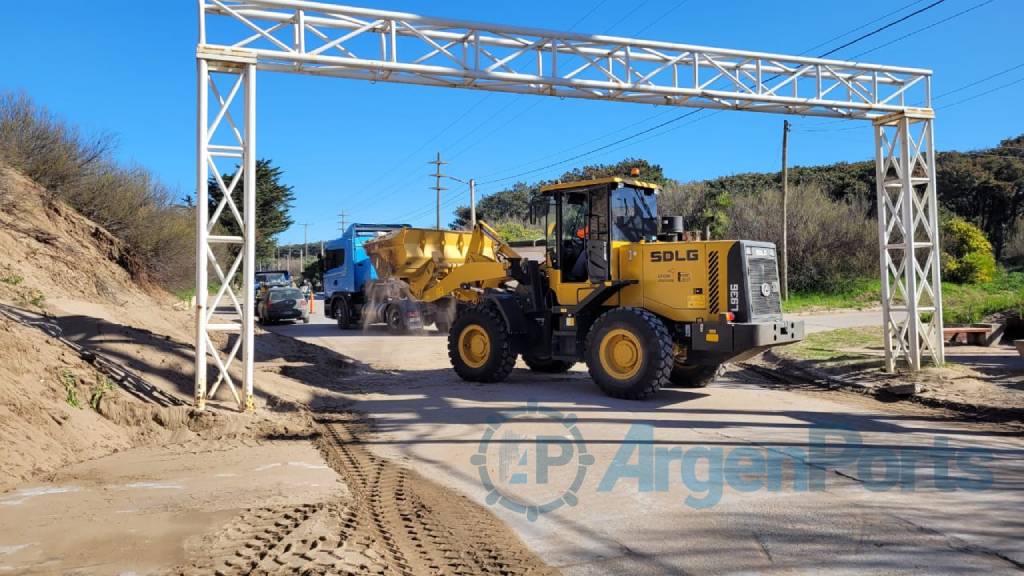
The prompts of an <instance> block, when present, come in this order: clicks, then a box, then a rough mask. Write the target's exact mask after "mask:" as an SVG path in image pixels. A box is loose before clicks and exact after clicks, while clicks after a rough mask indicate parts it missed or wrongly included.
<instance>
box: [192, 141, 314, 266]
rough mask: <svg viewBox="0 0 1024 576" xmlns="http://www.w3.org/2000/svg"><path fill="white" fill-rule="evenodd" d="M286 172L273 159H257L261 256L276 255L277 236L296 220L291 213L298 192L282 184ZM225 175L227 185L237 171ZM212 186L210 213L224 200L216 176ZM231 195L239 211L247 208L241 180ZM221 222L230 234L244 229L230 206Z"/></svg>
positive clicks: (238, 232)
mask: <svg viewBox="0 0 1024 576" xmlns="http://www.w3.org/2000/svg"><path fill="white" fill-rule="evenodd" d="M283 174H284V172H283V171H282V170H281V169H280V168H278V167H276V166H274V165H272V164H271V163H270V160H257V161H256V257H257V258H270V257H272V256H273V255H274V247H275V245H276V243H277V242H276V240H275V237H276V236H277V235H278V234H280V233H281V232H284V231H285V230H287V229H288V228H289V227H290V226H291V225H292V224H293V223H294V222H293V220H292V219H291V217H290V216H289V212H290V211H291V208H292V202H294V201H295V193H294V192H292V187H291V186H288V185H286V184H282V183H281V176H282V175H283ZM221 178H222V179H223V180H224V185H225V186H227V185H230V183H231V180H232V178H234V174H224V175H223V176H221ZM209 187H210V191H211V193H210V195H209V204H210V214H211V215H212V214H213V211H214V210H216V208H217V203H218V202H220V198H221V195H220V194H219V193H217V192H216V191H219V189H218V187H217V181H216V179H214V178H210V182H209ZM231 197H232V199H233V200H234V201H235V205H236V206H238V210H239V212H241V211H242V210H243V206H242V182H241V181H239V183H238V185H237V186H235V190H234V191H233V192H232V195H231ZM218 223H219V224H220V225H221V226H222V227H223V229H224V232H225V233H226V234H228V235H239V234H241V228H240V227H239V226H238V222H237V221H236V220H235V218H234V217H233V216H232V215H231V214H230V209H228V208H225V210H224V213H223V215H222V216H221V218H220V219H219V220H218Z"/></svg>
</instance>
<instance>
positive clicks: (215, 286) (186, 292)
mask: <svg viewBox="0 0 1024 576" xmlns="http://www.w3.org/2000/svg"><path fill="white" fill-rule="evenodd" d="M217 290H220V283H218V282H212V283H210V285H209V286H208V288H207V291H208V292H209V293H210V294H216V293H217ZM236 293H237V292H236ZM174 295H175V296H177V297H178V300H181V301H182V302H184V303H186V304H188V303H190V302H192V298H194V297H195V295H196V289H195V287H194V286H189V287H188V288H182V289H181V290H177V291H175V292H174Z"/></svg>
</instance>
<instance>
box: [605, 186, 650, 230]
mask: <svg viewBox="0 0 1024 576" xmlns="http://www.w3.org/2000/svg"><path fill="white" fill-rule="evenodd" d="M611 210H612V240H613V241H620V242H639V241H641V240H646V241H653V240H655V239H656V238H657V235H658V204H657V200H656V199H655V195H654V191H653V190H649V189H644V188H634V187H633V186H623V187H621V188H616V189H615V190H613V191H612V205H611Z"/></svg>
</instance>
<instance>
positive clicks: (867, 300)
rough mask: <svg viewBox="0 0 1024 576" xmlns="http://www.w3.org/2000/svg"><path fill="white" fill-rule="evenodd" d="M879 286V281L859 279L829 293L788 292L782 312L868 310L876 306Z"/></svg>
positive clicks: (879, 292)
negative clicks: (840, 309)
mask: <svg viewBox="0 0 1024 576" xmlns="http://www.w3.org/2000/svg"><path fill="white" fill-rule="evenodd" d="M881 286H882V283H881V281H880V280H875V279H871V278H859V279H855V280H850V281H848V282H846V283H845V285H844V286H842V287H840V288H839V289H838V290H834V291H831V292H790V294H789V299H788V300H786V301H785V302H783V303H782V311H783V312H805V311H809V310H831V309H837V308H870V307H872V306H877V305H878V299H879V294H881V291H882V288H881Z"/></svg>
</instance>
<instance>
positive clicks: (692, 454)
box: [272, 315, 1024, 574]
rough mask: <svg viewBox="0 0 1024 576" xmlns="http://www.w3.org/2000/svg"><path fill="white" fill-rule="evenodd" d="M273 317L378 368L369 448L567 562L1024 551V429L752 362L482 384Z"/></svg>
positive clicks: (440, 363) (926, 557)
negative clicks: (727, 367) (652, 385)
mask: <svg viewBox="0 0 1024 576" xmlns="http://www.w3.org/2000/svg"><path fill="white" fill-rule="evenodd" d="M272 330H273V331H275V332H277V333H279V334H284V335H291V336H294V337H296V338H300V339H302V340H303V341H306V342H310V343H314V344H316V345H319V346H323V347H326V348H329V349H331V350H335V351H338V352H340V353H343V354H346V355H348V356H351V357H352V358H354V359H356V360H357V361H359V362H362V363H365V364H366V365H367V367H368V368H372V369H374V370H373V371H371V372H368V373H367V374H366V375H365V377H362V378H360V387H361V391H360V392H358V393H351V394H348V396H349V397H350V398H351V399H353V400H354V401H355V402H356V403H355V405H354V406H355V408H356V409H358V410H361V411H363V412H364V413H366V414H367V415H368V416H370V417H371V418H372V420H373V422H374V426H375V428H374V434H373V435H372V436H369V437H367V438H369V439H368V440H365V441H364V443H368V444H370V446H369V448H370V449H371V450H372V451H373V453H376V454H379V455H383V456H387V457H391V458H394V459H396V460H398V461H400V462H404V463H405V464H406V465H407V466H408V467H409V468H410V469H412V470H415V471H416V472H418V473H419V474H421V475H423V476H425V477H429V478H431V479H433V480H435V481H437V482H439V483H441V484H442V485H445V486H448V487H452V488H456V489H457V490H458V491H460V492H461V493H463V494H466V495H467V496H469V497H470V499H472V500H475V501H476V502H477V503H479V504H481V505H485V506H490V509H491V510H492V511H493V512H495V514H497V515H498V516H499V517H500V518H501V519H502V520H504V521H505V522H506V523H507V525H508V526H509V527H510V528H511V529H512V530H513V531H514V532H515V533H517V534H518V535H519V536H520V537H521V538H522V539H523V540H524V541H525V542H526V543H527V545H528V546H529V547H530V548H531V549H532V550H533V551H535V552H536V553H537V554H538V555H539V556H540V558H541V559H542V560H544V561H546V562H547V563H549V564H550V565H552V566H555V567H557V568H559V569H560V570H561V571H562V572H563V573H565V574H626V573H628V574H666V573H688V574H718V573H794V572H795V573H812V572H820V571H821V570H823V569H827V570H829V572H830V573H847V574H860V573H865V572H885V573H899V574H903V573H910V574H913V573H927V574H941V573H948V574H963V573H969V572H979V573H981V572H984V573H1018V572H1019V571H1020V570H1021V568H1022V567H1024V540H1022V536H1021V534H1022V533H1024V520H1022V518H1024V491H1022V488H1024V458H1022V456H1024V441H1022V440H1021V438H1020V437H1019V434H1018V433H1017V432H1014V431H1009V430H1006V429H1000V428H985V427H983V426H980V425H975V424H966V423H958V422H951V421H948V420H947V419H945V418H944V417H942V416H941V415H937V414H936V413H934V412H930V411H927V410H923V409H920V408H917V407H912V406H905V405H902V404H900V405H886V404H881V403H878V402H876V401H874V400H869V399H865V398H860V397H853V396H850V397H847V396H845V395H842V394H838V393H827V394H825V393H816V392H813V391H801V390H794V389H786V388H785V387H779V386H778V385H777V383H771V382H768V381H766V380H765V379H764V378H763V377H760V376H758V375H756V374H752V373H750V372H748V371H739V372H730V373H729V374H727V375H726V377H725V378H724V379H722V380H721V381H720V382H718V383H716V384H715V385H713V386H711V387H709V388H706V389H703V390H665V391H663V392H662V393H661V394H660V395H659V396H657V397H656V398H655V399H653V400H651V401H647V402H630V401H622V400H615V399H611V398H607V397H605V396H603V395H601V394H600V392H599V391H598V390H597V389H596V387H595V386H594V385H593V384H592V383H591V382H590V381H589V379H588V377H587V375H586V373H585V371H583V370H582V368H581V367H580V366H578V367H577V368H576V369H575V370H574V371H572V372H570V373H568V374H565V375H558V376H554V377H552V376H550V375H540V374H534V373H531V372H528V371H526V370H523V369H522V366H520V369H519V370H516V371H515V372H514V373H513V375H512V376H511V378H510V379H509V380H508V381H507V382H505V383H502V384H496V385H474V384H468V383H465V382H462V381H460V380H459V379H457V378H456V377H455V376H454V375H453V374H452V372H451V370H450V369H449V365H448V360H447V356H446V350H445V339H444V338H442V337H439V336H436V335H423V336H404V337H391V336H388V335H386V334H385V333H383V332H382V331H378V330H371V331H370V332H369V333H361V332H340V331H338V330H337V328H336V327H335V326H333V325H332V324H330V323H329V321H326V320H324V319H322V317H319V315H317V316H316V317H315V319H314V322H313V323H312V324H310V325H295V326H278V327H274V328H272ZM399 370H401V371H400V372H399ZM541 438H545V439H547V440H541ZM758 462H760V463H761V464H760V466H761V468H758V465H757V463H758ZM766 462H767V464H766ZM773 463H774V465H775V466H776V468H777V470H778V471H779V474H778V475H776V476H774V477H773V476H772V475H771V474H770V472H771V471H772V470H773V468H772V464H773ZM751 466H753V468H751ZM751 470H754V471H755V472H756V471H757V470H761V471H764V470H767V471H768V472H769V474H768V475H766V476H764V479H763V482H761V483H760V484H758V483H757V482H753V483H751V482H750V481H749V480H751V479H752V478H754V479H756V478H757V475H756V474H745V473H747V472H750V471H751Z"/></svg>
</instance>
